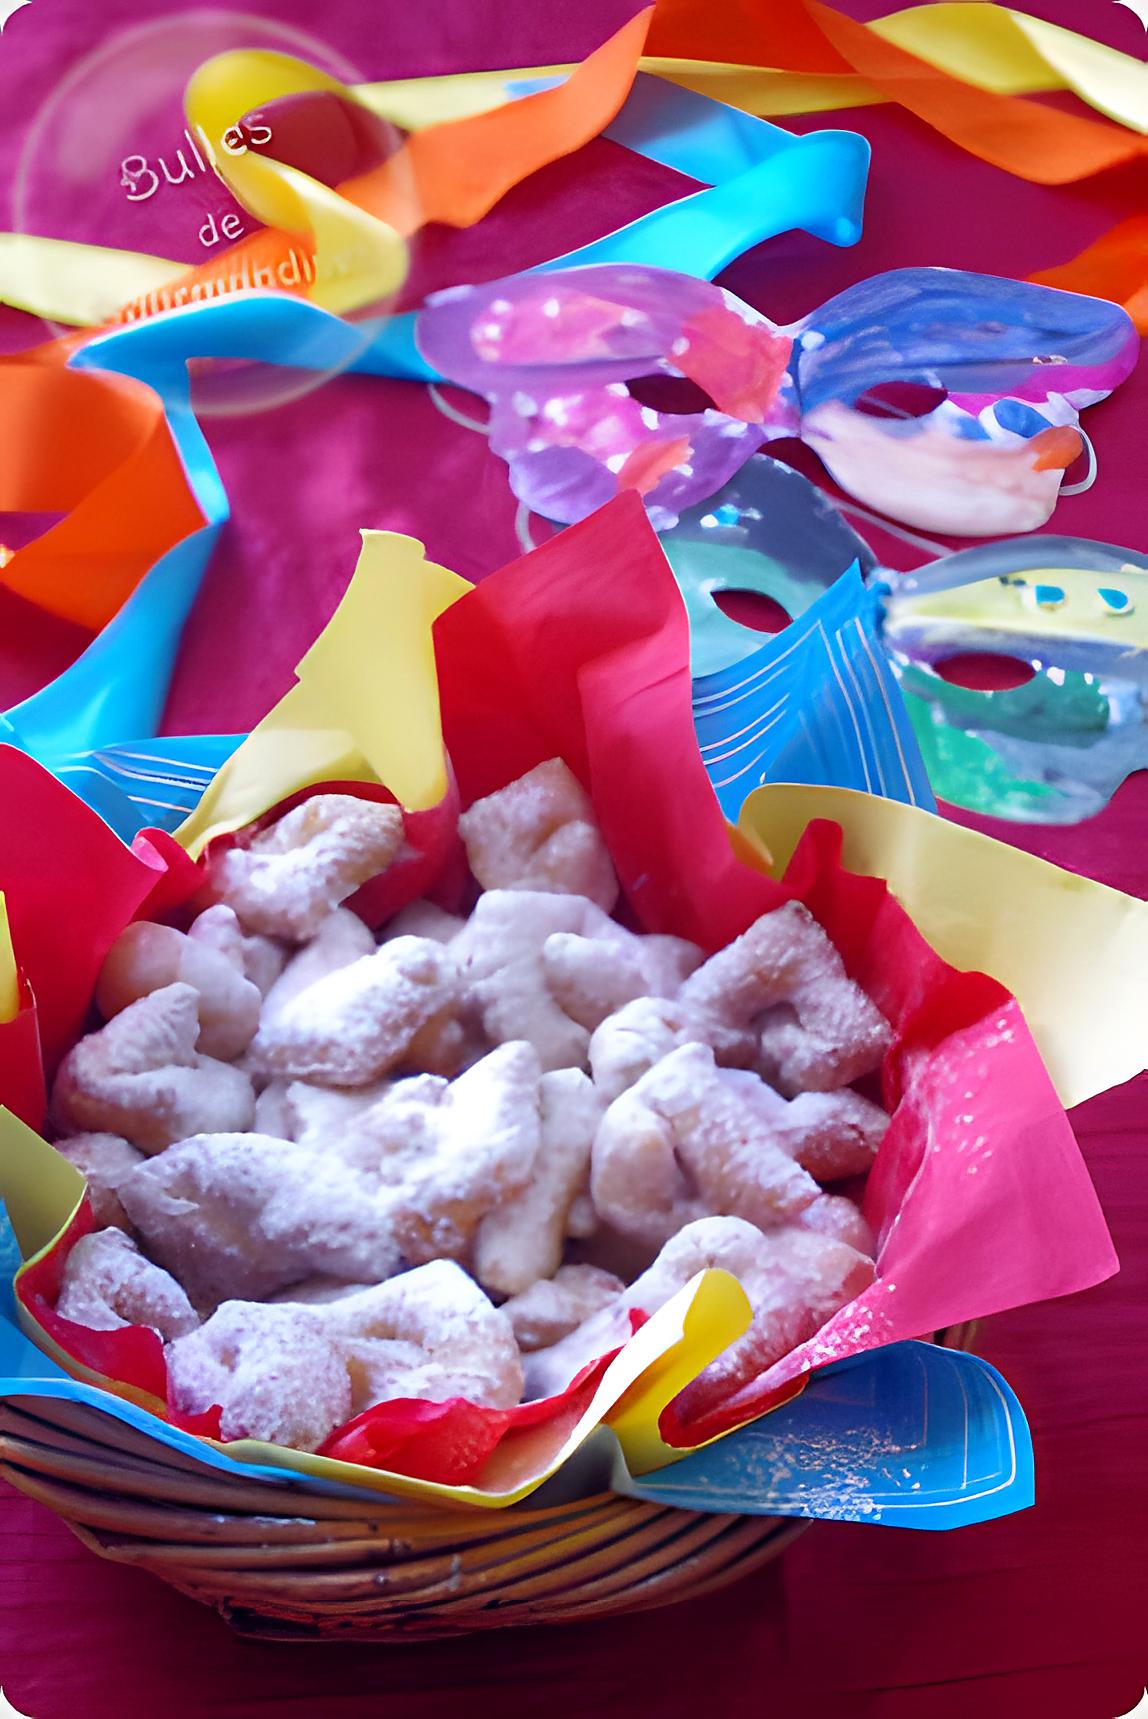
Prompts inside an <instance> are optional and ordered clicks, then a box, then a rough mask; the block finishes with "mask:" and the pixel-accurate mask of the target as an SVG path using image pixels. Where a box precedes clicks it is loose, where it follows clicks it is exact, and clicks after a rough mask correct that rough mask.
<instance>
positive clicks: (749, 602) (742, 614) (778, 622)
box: [712, 591, 793, 633]
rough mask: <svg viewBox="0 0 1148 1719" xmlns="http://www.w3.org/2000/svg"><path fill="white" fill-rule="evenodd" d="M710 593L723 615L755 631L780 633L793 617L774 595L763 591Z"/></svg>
mask: <svg viewBox="0 0 1148 1719" xmlns="http://www.w3.org/2000/svg"><path fill="white" fill-rule="evenodd" d="M712 595H713V600H714V602H715V603H716V605H717V607H718V608H719V609H720V610H721V612H722V614H723V615H727V616H728V617H729V619H730V620H731V621H737V622H738V623H739V625H741V626H743V627H749V628H750V630H751V631H752V632H755V633H780V632H781V630H782V628H783V627H788V625H789V623H790V621H791V620H792V618H793V617H792V616H791V615H790V614H789V613H788V611H787V610H786V609H785V607H784V605H783V604H781V603H779V602H778V601H777V599H776V597H769V596H767V595H766V593H765V592H764V591H714V592H713V593H712Z"/></svg>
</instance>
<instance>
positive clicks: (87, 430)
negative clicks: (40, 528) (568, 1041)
mask: <svg viewBox="0 0 1148 1719" xmlns="http://www.w3.org/2000/svg"><path fill="white" fill-rule="evenodd" d="M0 512H3V513H64V514H65V516H66V517H65V518H63V519H61V520H60V521H59V522H58V523H57V524H56V525H54V526H52V527H51V528H50V529H49V530H48V531H46V532H44V533H43V535H42V536H40V537H38V538H36V539H35V540H34V541H33V542H31V543H29V544H27V545H26V546H25V547H24V548H23V549H18V550H16V551H15V553H14V554H12V555H11V556H10V557H9V558H8V560H7V561H6V563H5V565H4V566H3V567H2V568H0V584H2V585H5V586H7V588H8V589H9V590H10V591H15V592H16V593H18V595H19V596H21V597H23V598H25V599H26V600H27V601H28V602H31V603H35V604H36V605H37V606H38V607H39V608H41V609H44V610H46V611H47V612H48V613H49V614H53V615H58V616H60V617H62V618H63V619H64V620H67V621H72V622H74V623H75V624H76V625H78V626H81V627H87V628H89V629H90V630H91V631H92V632H93V633H95V632H99V630H100V629H101V628H102V627H104V626H106V624H107V623H108V621H110V620H111V618H112V616H113V615H114V614H116V613H117V611H118V610H119V609H120V608H121V607H122V606H123V604H124V603H125V602H126V601H127V599H128V598H129V597H130V596H131V594H132V592H133V591H134V590H135V588H136V586H137V585H138V584H139V582H140V580H141V579H142V578H143V576H144V574H145V573H146V572H147V571H148V569H149V568H150V567H152V566H154V564H155V563H156V562H157V561H158V560H159V558H160V557H161V556H162V555H163V554H165V553H166V551H167V550H169V549H170V548H172V546H173V545H174V544H176V543H178V542H180V541H181V540H182V539H183V538H184V537H186V536H188V535H189V534H190V533H191V532H193V531H197V530H198V529H199V528H200V527H201V526H202V525H203V524H204V523H205V521H204V517H203V514H202V513H201V512H200V509H199V507H198V506H197V505H196V502H195V499H194V497H193V495H192V493H191V490H190V489H189V487H188V482H187V478H186V476H185V475H184V469H183V464H182V462H181V460H180V457H179V454H178V452H177V451H176V447H175V444H174V442H173V441H172V439H171V434H170V432H169V430H168V427H167V423H166V420H165V418H164V415H163V405H162V402H161V401H160V399H159V397H158V395H156V394H154V393H153V392H152V390H151V389H150V388H147V387H145V385H144V384H143V383H142V382H137V381H135V380H133V379H131V378H129V377H126V376H115V377H113V376H106V375H95V374H89V373H87V372H84V371H79V370H66V369H56V368H48V367H45V366H44V365H41V364H25V363H22V362H20V361H19V360H17V359H9V360H7V361H5V362H4V363H3V364H0Z"/></svg>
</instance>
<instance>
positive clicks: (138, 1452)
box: [0, 1326, 971, 1641]
mask: <svg viewBox="0 0 1148 1719" xmlns="http://www.w3.org/2000/svg"><path fill="white" fill-rule="evenodd" d="M970 1335H971V1327H969V1326H961V1327H959V1328H956V1329H954V1330H951V1331H948V1332H945V1333H944V1334H943V1335H942V1336H941V1337H940V1339H939V1340H940V1341H942V1342H944V1343H946V1344H948V1345H949V1346H951V1347H959V1348H968V1347H969V1346H970ZM0 1474H3V1476H4V1477H5V1479H7V1480H9V1481H10V1482H11V1483H12V1485H13V1486H16V1487H18V1488H19V1490H20V1491H21V1492H24V1493H26V1494H27V1495H28V1496H29V1497H30V1498H35V1499H37V1500H39V1501H40V1502H41V1503H43V1504H46V1505H47V1506H48V1507H49V1509H51V1510H54V1511H55V1512H56V1513H57V1515H59V1516H62V1517H63V1519H64V1521H65V1522H66V1523H67V1524H68V1526H69V1527H70V1528H71V1529H72V1531H73V1532H74V1533H75V1534H76V1535H77V1537H78V1538H79V1539H80V1540H82V1541H83V1542H84V1544H85V1545H87V1546H90V1547H91V1548H92V1550H93V1551H95V1552H97V1553H99V1554H100V1556H101V1557H104V1558H110V1559H112V1560H114V1561H115V1562H117V1563H123V1564H134V1565H137V1566H138V1567H139V1568H141V1569H145V1570H151V1571H153V1572H154V1573H155V1574H156V1575H157V1576H161V1577H162V1578H163V1580H164V1581H166V1582H169V1583H170V1584H171V1585H172V1586H173V1587H175V1588H178V1589H179V1590H180V1592H181V1593H184V1594H188V1595H189V1596H190V1597H191V1598H193V1599H196V1600H201V1601H204V1602H205V1603H206V1604H208V1605H212V1606H214V1607H215V1608H216V1610H217V1611H219V1612H220V1613H221V1614H222V1615H223V1616H224V1617H225V1618H226V1619H227V1620H228V1622H229V1623H230V1624H232V1626H233V1627H234V1628H235V1629H237V1630H238V1631H240V1633H242V1634H244V1635H253V1636H261V1637H264V1638H274V1639H277V1640H284V1641H315V1640H329V1641H394V1640H409V1641H419V1640H424V1641H425V1640H428V1639H431V1638H434V1637H442V1636H452V1635H462V1634H464V1633H466V1632H467V1631H471V1630H481V1629H497V1628H500V1627H503V1626H506V1625H520V1624H526V1623H575V1622H578V1621H579V1620H580V1619H582V1618H594V1617H606V1616H611V1615H615V1614H618V1613H621V1612H631V1611H644V1610H648V1609H650V1608H652V1607H654V1606H664V1605H671V1604H673V1603H674V1601H676V1600H683V1599H687V1598H690V1599H692V1598H695V1597H697V1596H698V1595H701V1594H704V1593H707V1592H709V1591H710V1590H711V1589H713V1588H718V1587H722V1586H724V1584H726V1583H727V1582H732V1581H735V1580H736V1579H737V1578H738V1577H740V1576H743V1575H746V1574H748V1573H749V1572H750V1571H751V1570H755V1569H757V1568H759V1567H760V1566H761V1565H762V1564H765V1563H768V1562H769V1560H770V1559H771V1558H775V1557H776V1556H777V1555H778V1553H779V1552H780V1551H781V1550H782V1549H783V1547H785V1546H786V1545H788V1543H789V1542H790V1540H792V1539H793V1538H794V1537H795V1536H796V1535H797V1534H799V1533H800V1532H801V1531H802V1529H803V1528H804V1527H805V1526H806V1525H807V1524H805V1523H804V1522H801V1521H795V1520H792V1519H788V1518H780V1517H768V1516H715V1515H700V1514H697V1513H695V1512H693V1511H688V1510H678V1509H674V1508H671V1507H668V1506H664V1505H655V1504H642V1503H637V1502H635V1501H633V1500H631V1499H626V1498H619V1497H617V1496H615V1495H614V1494H612V1493H597V1494H595V1495H593V1496H588V1497H580V1498H577V1499H574V1500H572V1501H569V1502H566V1503H563V1504H557V1505H539V1506H536V1507H534V1508H532V1507H531V1506H530V1505H529V1504H522V1505H518V1506H516V1507H514V1508H512V1509H509V1510H498V1511H474V1510H467V1511H450V1510H439V1509H428V1508H420V1507H418V1506H413V1505H409V1504H404V1503H401V1502H396V1503H382V1502H380V1503H379V1504H378V1505H372V1504H364V1503H363V1502H361V1501H360V1500H357V1499H356V1500H346V1499H338V1498H326V1497H318V1496H316V1495H315V1494H313V1493H304V1492H303V1491H302V1490H300V1489H299V1488H296V1487H290V1488H285V1489H284V1490H283V1491H279V1490H277V1489H276V1490H272V1489H270V1488H269V1487H268V1486H266V1485H263V1484H259V1483H255V1484H248V1483H246V1482H245V1481H243V1480H240V1479H234V1478H232V1477H231V1476H229V1475H226V1474H223V1473H221V1472H220V1471H219V1470H218V1469H213V1468H208V1467H207V1466H206V1465H204V1464H202V1463H197V1462H196V1461H195V1460H194V1459H192V1458H190V1457H183V1456H181V1455H179V1454H178V1453H177V1452H175V1451H173V1450H170V1449H169V1448H168V1447H167V1446H160V1445H158V1444H156V1442H155V1441H154V1440H153V1439H150V1438H148V1437H147V1436H146V1434H143V1433H140V1432H137V1431H136V1430H135V1429H134V1428H132V1427H129V1426H126V1425H125V1424H124V1423H123V1422H122V1421H119V1420H116V1419H115V1418H114V1417H112V1416H110V1415H107V1414H104V1413H103V1412H102V1411H100V1410H99V1409H94V1408H89V1407H87V1406H86V1405H83V1404H79V1403H69V1402H58V1401H54V1400H52V1399H46V1398H43V1397H37V1398H12V1399H10V1400H8V1401H6V1402H0ZM289 1500H290V1501H291V1502H290V1503H289ZM289 1512H290V1513H289Z"/></svg>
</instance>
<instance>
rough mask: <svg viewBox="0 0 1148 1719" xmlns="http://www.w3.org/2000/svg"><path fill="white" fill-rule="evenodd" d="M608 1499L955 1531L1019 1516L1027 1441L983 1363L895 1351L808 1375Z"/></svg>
mask: <svg viewBox="0 0 1148 1719" xmlns="http://www.w3.org/2000/svg"><path fill="white" fill-rule="evenodd" d="M613 1485H614V1490H615V1491H616V1492H622V1493H625V1494H626V1496H627V1497H630V1498H639V1499H643V1500H645V1501H647V1502H649V1503H652V1504H674V1505H677V1506H678V1507H679V1508H680V1509H683V1510H704V1511H714V1512H717V1513H719V1514H721V1513H725V1512H727V1511H728V1512H730V1513H732V1514H738V1515H746V1516H805V1517H811V1518H813V1517H815V1518H817V1519H818V1520H819V1521H823V1522H872V1523H881V1524H882V1525H884V1526H885V1527H892V1528H923V1529H933V1530H938V1529H950V1528H965V1527H969V1526H971V1525H972V1524H973V1523H974V1522H990V1521H992V1520H993V1519H994V1518H996V1517H998V1516H1011V1515H1012V1514H1013V1513H1014V1512H1015V1511H1018V1510H1026V1509H1027V1508H1028V1507H1029V1506H1030V1505H1031V1504H1032V1503H1033V1499H1034V1496H1035V1493H1034V1477H1033V1454H1032V1436H1031V1434H1030V1432H1029V1429H1028V1423H1027V1422H1026V1420H1025V1417H1024V1411H1023V1410H1022V1409H1021V1406H1020V1404H1019V1402H1018V1401H1017V1399H1016V1397H1015V1395H1014V1394H1013V1392H1012V1391H1011V1390H1010V1388H1009V1386H1008V1385H1007V1384H1006V1383H1005V1381H1004V1379H1003V1378H1002V1377H1001V1375H1000V1374H999V1373H998V1372H997V1370H996V1368H995V1367H991V1366H990V1365H989V1364H988V1362H987V1361H982V1360H981V1359H980V1358H979V1356H976V1355H967V1354H964V1353H962V1352H960V1351H958V1350H952V1349H942V1348H938V1347H937V1346H936V1345H934V1344H932V1343H893V1344H890V1345H889V1347H888V1348H885V1349H874V1350H871V1351H870V1352H869V1353H868V1354H865V1355H859V1356H856V1357H854V1358H853V1359H852V1360H849V1361H845V1362H841V1363H839V1364H838V1365H836V1366H833V1367H826V1368H824V1369H823V1370H822V1371H820V1372H818V1373H816V1374H815V1375H814V1376H813V1377H812V1378H811V1379H810V1381H809V1383H808V1384H807V1385H806V1387H805V1390H804V1391H803V1392H802V1394H801V1396H800V1397H797V1398H796V1399H795V1400H794V1401H793V1402H791V1403H787V1404H785V1405H784V1406H783V1407H782V1408H780V1409H776V1410H774V1412H773V1413H772V1414H769V1415H766V1416H764V1417H763V1419H761V1420H758V1421H753V1422H751V1424H750V1425H749V1426H745V1427H741V1428H740V1429H739V1430H738V1431H737V1432H734V1433H731V1434H730V1435H729V1436H728V1437H727V1438H723V1439H719V1440H718V1441H717V1443H716V1444H711V1445H706V1446H705V1447H704V1448H703V1449H701V1450H697V1451H693V1452H691V1454H690V1455H689V1456H686V1457H683V1458H682V1460H681V1461H680V1462H677V1463H671V1464H670V1466H669V1467H667V1468H661V1469H658V1470H657V1471H656V1472H655V1473H653V1474H646V1475H642V1476H640V1477H637V1478H635V1477H634V1476H633V1475H631V1474H630V1473H629V1471H628V1470H627V1468H626V1465H625V1463H624V1461H623V1460H622V1458H621V1455H620V1454H619V1456H618V1459H617V1461H616V1464H615V1473H614V1481H613Z"/></svg>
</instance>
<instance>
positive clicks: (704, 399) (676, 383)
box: [626, 375, 717, 418]
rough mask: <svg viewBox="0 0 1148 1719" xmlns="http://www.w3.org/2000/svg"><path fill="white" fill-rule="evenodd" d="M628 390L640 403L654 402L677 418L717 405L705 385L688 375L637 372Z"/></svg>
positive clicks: (654, 405) (660, 410)
mask: <svg viewBox="0 0 1148 1719" xmlns="http://www.w3.org/2000/svg"><path fill="white" fill-rule="evenodd" d="M626 392H627V393H628V394H629V396H630V398H631V400H636V401H637V402H638V404H639V406H652V407H653V409H654V411H655V412H665V413H667V414H668V415H669V416H671V417H675V418H684V417H686V416H687V414H689V413H691V412H705V411H716V409H717V408H716V407H715V406H714V403H713V401H712V400H711V399H710V397H709V395H708V394H707V393H706V391H705V389H704V388H699V387H698V384H697V383H696V382H691V381H690V379H689V377H688V376H658V375H654V376H634V377H632V378H631V379H630V381H629V382H627V383H626Z"/></svg>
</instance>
